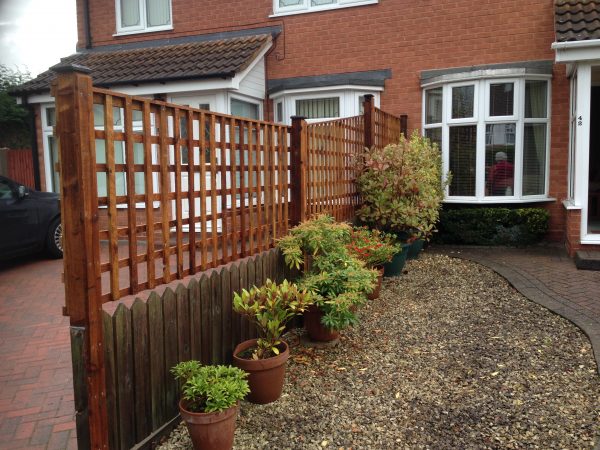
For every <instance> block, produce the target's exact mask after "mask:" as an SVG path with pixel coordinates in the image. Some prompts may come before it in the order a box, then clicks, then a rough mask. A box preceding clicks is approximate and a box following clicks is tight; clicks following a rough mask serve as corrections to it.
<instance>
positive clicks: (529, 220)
mask: <svg viewBox="0 0 600 450" xmlns="http://www.w3.org/2000/svg"><path fill="white" fill-rule="evenodd" d="M549 220H550V214H549V213H548V211H547V210H545V209H542V208H519V209H509V208H463V209H449V210H444V211H442V214H441V219H440V225H439V234H438V236H437V238H436V241H437V242H440V243H444V244H471V245H515V246H521V245H528V244H532V243H535V242H539V241H540V240H541V239H542V238H543V237H544V235H545V234H546V232H547V231H548V222H549Z"/></svg>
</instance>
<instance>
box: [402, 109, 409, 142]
mask: <svg viewBox="0 0 600 450" xmlns="http://www.w3.org/2000/svg"><path fill="white" fill-rule="evenodd" d="M400 133H401V134H403V135H404V137H405V138H406V139H408V137H409V136H408V116H407V115H406V114H402V115H401V116H400Z"/></svg>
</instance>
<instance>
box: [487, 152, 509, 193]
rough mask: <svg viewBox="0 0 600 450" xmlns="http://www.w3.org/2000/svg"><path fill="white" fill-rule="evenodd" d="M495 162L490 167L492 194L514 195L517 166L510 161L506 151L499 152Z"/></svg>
mask: <svg viewBox="0 0 600 450" xmlns="http://www.w3.org/2000/svg"><path fill="white" fill-rule="evenodd" d="M495 161H496V162H495V164H494V165H493V166H492V167H491V169H490V178H489V182H490V191H491V194H492V195H513V193H512V189H513V179H514V176H515V166H514V165H513V164H512V163H510V162H508V156H507V155H506V153H505V152H498V153H496V156H495Z"/></svg>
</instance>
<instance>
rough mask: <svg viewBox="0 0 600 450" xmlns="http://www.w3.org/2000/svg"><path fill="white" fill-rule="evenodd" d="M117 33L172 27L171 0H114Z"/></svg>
mask: <svg viewBox="0 0 600 450" xmlns="http://www.w3.org/2000/svg"><path fill="white" fill-rule="evenodd" d="M116 18H117V33H118V34H127V33H140V32H146V31H160V30H169V29H171V28H172V24H173V22H172V17H171V0H116Z"/></svg>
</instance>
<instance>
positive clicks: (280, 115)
mask: <svg viewBox="0 0 600 450" xmlns="http://www.w3.org/2000/svg"><path fill="white" fill-rule="evenodd" d="M276 120H277V122H280V123H282V122H283V102H279V103H277V118H276Z"/></svg>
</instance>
